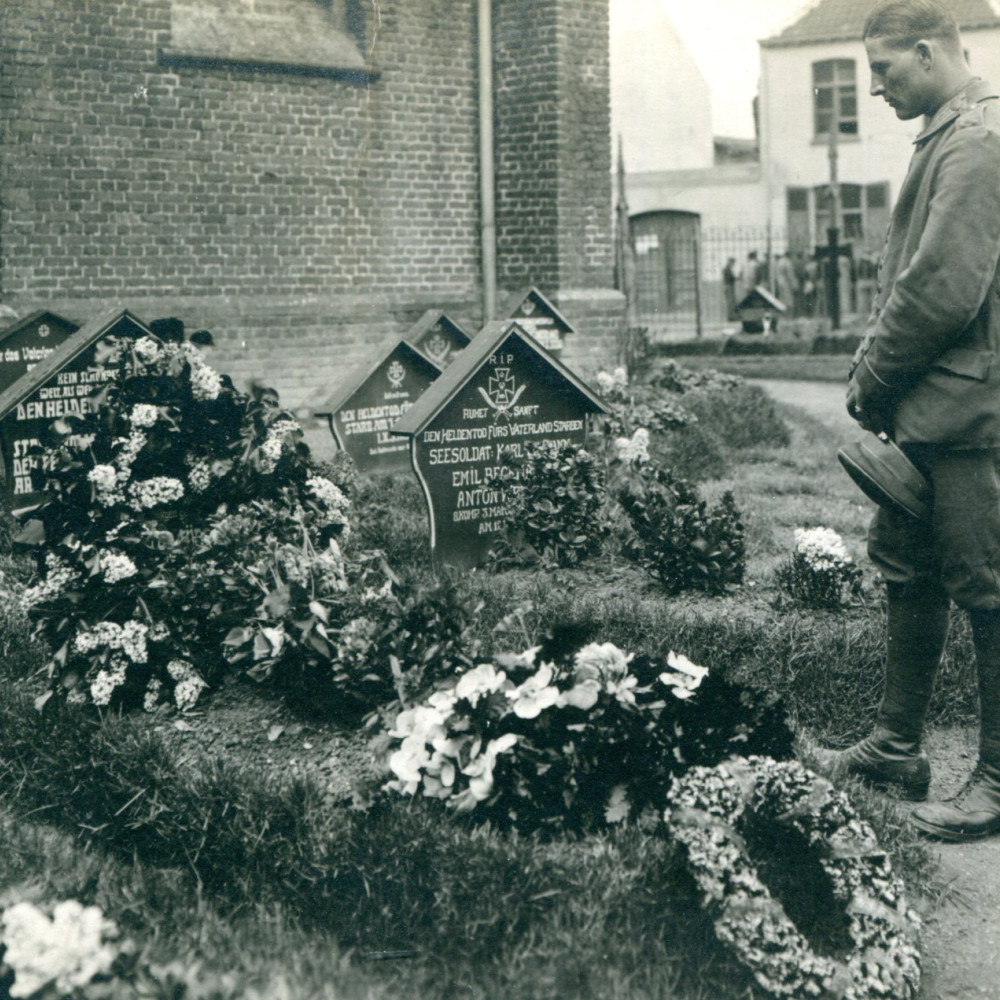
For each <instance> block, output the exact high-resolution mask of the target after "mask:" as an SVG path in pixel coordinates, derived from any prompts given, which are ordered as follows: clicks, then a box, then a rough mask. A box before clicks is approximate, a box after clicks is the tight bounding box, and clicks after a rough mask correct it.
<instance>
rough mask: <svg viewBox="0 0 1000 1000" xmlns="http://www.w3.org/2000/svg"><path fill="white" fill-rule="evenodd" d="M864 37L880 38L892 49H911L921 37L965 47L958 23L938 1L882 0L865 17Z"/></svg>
mask: <svg viewBox="0 0 1000 1000" xmlns="http://www.w3.org/2000/svg"><path fill="white" fill-rule="evenodd" d="M861 37H862V38H863V39H868V38H878V39H880V40H881V41H883V42H885V44H886V45H889V46H891V47H892V48H899V49H908V48H910V47H911V46H913V45H916V44H917V42H919V41H920V39H921V38H936V39H938V40H939V41H942V42H945V43H947V44H948V45H949V46H950V47H952V48H955V49H961V47H962V43H961V40H960V38H959V34H958V22H957V21H956V20H955V17H954V15H953V14H952V13H951V11H950V10H947V9H946V8H945V7H943V6H942V5H941V4H940V3H938V2H937V0H881V2H880V3H877V4H876V5H875V7H874V8H873V9H872V11H871V13H870V14H869V15H868V17H867V18H866V19H865V26H864V29H863V31H862V33H861Z"/></svg>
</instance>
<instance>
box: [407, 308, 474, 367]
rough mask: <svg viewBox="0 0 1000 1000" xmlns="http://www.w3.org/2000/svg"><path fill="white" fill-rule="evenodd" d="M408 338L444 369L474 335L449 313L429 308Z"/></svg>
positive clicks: (414, 325) (411, 329)
mask: <svg viewBox="0 0 1000 1000" xmlns="http://www.w3.org/2000/svg"><path fill="white" fill-rule="evenodd" d="M406 339H407V340H408V341H409V342H410V343H411V344H413V346H414V347H416V348H417V349H418V350H419V351H420V352H421V353H422V354H424V355H425V356H426V357H428V358H430V359H431V361H433V362H434V364H436V365H437V366H438V368H440V369H441V370H442V371H443V370H444V369H445V368H447V367H448V365H450V364H451V363H452V361H454V360H455V355H456V354H458V352H459V351H461V350H462V349H463V348H464V347H465V346H466V345H467V344H468V343H469V341H470V340H472V336H471V334H469V333H468V332H467V331H466V330H465V329H464V328H463V327H462V326H461V324H459V323H456V322H455V320H453V319H452V318H451V317H450V316H449V315H448V314H447V313H443V312H441V311H440V310H439V309H428V310H427V312H425V313H424V314H423V316H421V317H420V319H418V320H417V321H416V323H414V324H413V326H411V327H410V329H409V330H408V331H407V334H406Z"/></svg>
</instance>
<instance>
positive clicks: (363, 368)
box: [311, 336, 441, 417]
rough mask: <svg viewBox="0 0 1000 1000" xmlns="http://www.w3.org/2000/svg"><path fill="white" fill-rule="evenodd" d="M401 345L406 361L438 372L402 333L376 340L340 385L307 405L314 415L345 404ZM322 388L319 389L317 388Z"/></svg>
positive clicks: (320, 415) (336, 409) (326, 413)
mask: <svg viewBox="0 0 1000 1000" xmlns="http://www.w3.org/2000/svg"><path fill="white" fill-rule="evenodd" d="M400 348H402V350H403V353H404V354H408V355H410V359H409V360H410V361H411V363H413V364H414V365H424V366H425V367H427V368H429V369H431V371H430V374H431V375H434V376H435V377H436V376H437V375H440V374H441V368H440V366H439V365H436V364H434V362H433V361H431V360H430V358H428V357H426V356H425V355H424V354H422V353H421V352H420V351H418V350H417V349H416V348H415V347H414V346H413V345H412V344H411V343H410V342H409V341H407V340H406V339H405V338H404V337H399V336H393V337H391V338H389V339H387V340H382V341H380V342H379V343H378V344H377V345H376V346H375V347H373V348H372V349H371V350H370V351H369V352H368V353H367V354H366V355H365V356H364V358H363V359H362V361H361V362H360V363H359V364H358V365H357V366H356V367H355V368H353V369H351V372H350V373H349V374H348V376H347V378H345V379H344V380H343V381H342V382H341V383H340V385H338V386H337V388H336V389H334V390H333V392H332V393H331V394H330V395H328V396H325V397H322V398H321V401H319V402H317V403H315V404H314V405H313V406H312V407H311V409H312V412H313V415H314V416H317V417H329V416H331V415H333V414H334V413H336V412H337V411H338V410H340V408H341V407H343V406H345V405H346V403H347V401H348V400H349V399H350V398H351V396H353V395H354V394H355V393H356V392H357V391H358V390H359V389H360V388H361V387H362V386H363V385H364V384H365V382H367V381H368V379H370V378H371V377H372V376H373V375H374V374H375V373H376V372H377V371H378V370H379V368H380V367H381V365H382V364H383V363H384V362H385V360H386V358H388V357H389V355H390V354H395V352H396V351H398V350H399V349H400ZM321 392H322V390H321Z"/></svg>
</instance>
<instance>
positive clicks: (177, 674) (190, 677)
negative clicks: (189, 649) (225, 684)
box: [167, 660, 208, 712]
mask: <svg viewBox="0 0 1000 1000" xmlns="http://www.w3.org/2000/svg"><path fill="white" fill-rule="evenodd" d="M167 673H168V674H170V676H171V677H172V678H173V680H174V682H175V683H174V701H175V702H176V704H177V707H178V708H179V709H180V710H181V711H182V712H187V711H189V710H190V709H192V708H194V706H195V705H196V704H197V702H198V698H199V696H200V695H201V692H202V691H204V689H205V688H207V687H208V685H207V684H206V683H205V681H203V680H202V679H201V677H200V676H199V675H198V673H197V672H196V671H195V669H194V667H192V666H191V664H190V663H188V661H187V660H171V661H170V662H169V663H168V664H167Z"/></svg>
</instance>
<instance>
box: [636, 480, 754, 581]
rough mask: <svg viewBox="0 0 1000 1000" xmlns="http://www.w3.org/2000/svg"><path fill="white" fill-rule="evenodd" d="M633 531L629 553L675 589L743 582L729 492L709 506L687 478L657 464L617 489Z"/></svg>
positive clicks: (738, 525) (740, 542)
mask: <svg viewBox="0 0 1000 1000" xmlns="http://www.w3.org/2000/svg"><path fill="white" fill-rule="evenodd" d="M618 499H619V502H620V503H621V505H622V507H623V508H624V510H625V513H626V514H627V515H628V517H629V520H630V522H631V524H632V528H633V530H634V531H635V535H636V538H635V542H634V543H633V544H632V545H631V546H630V549H629V554H630V555H631V556H632V557H633V558H635V559H636V560H637V561H638V562H641V563H642V564H643V565H644V566H645V567H646V569H647V570H648V571H649V572H650V573H651V574H652V575H653V576H654V577H656V578H657V579H658V580H659V581H660V582H661V583H662V584H663V585H664V587H666V589H667V592H668V593H671V594H678V593H680V592H681V591H684V590H700V591H704V592H706V593H709V594H721V593H724V592H725V590H726V589H727V588H728V587H729V586H731V585H733V584H739V583H742V582H743V573H744V570H745V567H746V551H745V545H744V532H743V522H742V520H741V514H740V511H739V510H738V508H737V507H736V502H735V500H734V499H733V495H732V494H731V493H730V492H728V491H727V492H726V493H724V494H723V496H722V499H721V501H720V502H719V504H718V505H716V506H715V507H714V508H712V509H711V510H709V509H708V506H707V504H706V503H705V501H704V500H702V499H701V498H700V497H699V496H698V493H697V490H696V489H695V488H694V487H693V486H692V485H691V484H690V483H688V482H685V481H684V480H682V479H677V478H675V477H674V476H673V474H672V473H670V472H668V471H666V470H664V469H658V468H650V469H645V470H643V473H642V475H641V478H640V481H639V483H638V484H630V485H628V486H626V487H625V488H623V489H622V490H621V491H620V492H619V494H618Z"/></svg>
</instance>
